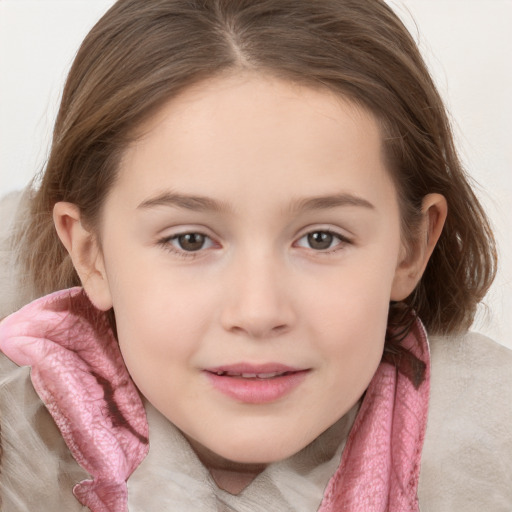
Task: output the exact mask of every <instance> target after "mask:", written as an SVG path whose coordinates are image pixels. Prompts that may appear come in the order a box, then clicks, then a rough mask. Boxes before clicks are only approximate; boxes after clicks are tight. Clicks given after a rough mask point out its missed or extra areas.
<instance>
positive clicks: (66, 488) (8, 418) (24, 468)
mask: <svg viewBox="0 0 512 512" xmlns="http://www.w3.org/2000/svg"><path fill="white" fill-rule="evenodd" d="M0 442H1V444H0V503H1V510H2V511H4V512H29V511H33V510H67V511H75V510H76V511H82V510H85V509H84V507H82V506H81V505H80V504H79V503H78V501H77V500H76V499H75V498H74V496H73V494H72V488H73V486H74V484H75V483H77V482H79V481H80V480H83V479H84V478H86V477H87V476H88V475H87V474H86V473H85V472H84V471H83V470H82V469H81V468H80V467H79V466H78V464H77V463H76V462H75V461H74V459H73V458H72V457H71V454H70V453H69V450H68V449H67V446H66V445H65V443H64V441H63V439H62V437H61V435H60V433H59V431H58V429H57V427H56V425H55V424H54V422H53V420H52V418H51V416H50V414H49V413H48V411H47V410H46V408H45V406H44V404H43V403H42V402H41V400H40V399H39V397H38V396H37V394H36V392H35V391H34V389H33V387H32V383H31V380H30V369H29V368H28V367H19V366H17V365H15V364H14V363H13V362H11V361H10V360H9V359H8V358H7V357H6V356H5V355H4V354H2V353H1V352H0Z"/></svg>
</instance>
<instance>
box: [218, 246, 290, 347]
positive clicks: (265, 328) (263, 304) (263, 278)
mask: <svg viewBox="0 0 512 512" xmlns="http://www.w3.org/2000/svg"><path fill="white" fill-rule="evenodd" d="M240 259H241V260H243V261H240V262H238V263H237V264H234V265H233V268H232V270H231V272H230V276H229V278H228V279H227V283H226V288H225V295H224V296H225V301H224V306H223V310H222V319H221V323H222V326H223V328H224V329H226V330H227V331H229V332H232V333H235V334H239V335H243V336H246V337H249V338H254V339H266V338H273V337H275V336H278V335H280V334H283V333H285V332H288V331H289V330H290V329H291V328H292V327H293V325H294V323H295V320H296V314H295V308H294V306H293V301H292V297H293V289H292V287H291V286H290V285H291V282H290V279H289V278H288V273H287V272H286V269H285V268H284V267H285V265H283V264H282V263H279V262H278V261H276V258H273V257H271V256H269V255H261V254H260V255H259V256H258V255H255V254H253V255H252V256H250V257H249V258H240Z"/></svg>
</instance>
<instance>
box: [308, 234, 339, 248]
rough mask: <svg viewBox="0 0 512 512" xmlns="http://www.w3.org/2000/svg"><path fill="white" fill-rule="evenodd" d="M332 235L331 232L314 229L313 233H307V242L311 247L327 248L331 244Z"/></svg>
mask: <svg viewBox="0 0 512 512" xmlns="http://www.w3.org/2000/svg"><path fill="white" fill-rule="evenodd" d="M333 239H334V237H333V235H332V234H331V233H328V232H326V231H315V232H314V233H309V235H308V243H309V246H310V247H311V248H312V249H318V250H322V249H329V247H331V245H332V241H333Z"/></svg>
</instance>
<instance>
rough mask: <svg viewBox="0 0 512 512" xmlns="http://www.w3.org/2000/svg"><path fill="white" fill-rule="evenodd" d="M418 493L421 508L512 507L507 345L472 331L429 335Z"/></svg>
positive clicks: (511, 379)
mask: <svg viewBox="0 0 512 512" xmlns="http://www.w3.org/2000/svg"><path fill="white" fill-rule="evenodd" d="M431 360H432V375H431V399H430V410H429V420H428V425H427V435H426V439H425V445H424V450H423V457H422V469H421V476H420V488H419V497H420V503H421V504H422V510H424V511H425V512H429V511H432V512H434V511H435V512H443V511H446V512H448V511H452V510H465V511H466V512H477V511H478V512H480V511H481V510H492V511H493V512H499V511H503V512H505V511H507V512H509V511H510V510H511V509H512V435H511V431H510V429H511V425H512V351H510V350H509V349H507V348H506V347H503V346H501V345H498V344H497V343H495V342H494V341H492V340H490V339H489V338H486V337H485V336H482V335H480V334H475V333H466V334H464V335H461V336H457V337H433V338H432V339H431Z"/></svg>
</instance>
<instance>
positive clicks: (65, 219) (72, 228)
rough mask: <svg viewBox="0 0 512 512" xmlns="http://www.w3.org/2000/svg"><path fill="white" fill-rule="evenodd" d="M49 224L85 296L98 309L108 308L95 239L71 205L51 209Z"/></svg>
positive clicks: (110, 300) (110, 301) (104, 278)
mask: <svg viewBox="0 0 512 512" xmlns="http://www.w3.org/2000/svg"><path fill="white" fill-rule="evenodd" d="M53 222H54V224H55V229H56V230H57V234H58V235H59V238H60V240H61V242H62V243H63V245H64V247H65V248H66V250H67V251H68V253H69V255H70V257H71V260H72V262H73V266H74V267H75V270H76V271H77V273H78V276H79V277H80V281H81V282H82V286H83V287H84V290H85V292H86V293H87V296H88V297H89V299H90V300H91V302H92V303H93V304H94V306H96V307H97V308H98V309H100V310H102V311H107V310H108V309H110V308H111V307H112V297H111V294H110V287H109V284H108V280H107V275H106V272H105V264H104V261H103V255H102V253H101V250H100V247H99V245H98V241H97V238H96V237H95V235H94V234H93V233H92V232H91V231H89V230H87V229H86V228H85V227H84V226H83V225H82V222H81V213H80V209H79V208H78V206H76V205H75V204H73V203H66V202H58V203H56V204H55V206H54V208H53Z"/></svg>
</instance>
